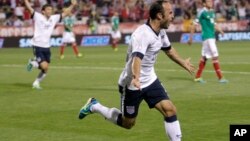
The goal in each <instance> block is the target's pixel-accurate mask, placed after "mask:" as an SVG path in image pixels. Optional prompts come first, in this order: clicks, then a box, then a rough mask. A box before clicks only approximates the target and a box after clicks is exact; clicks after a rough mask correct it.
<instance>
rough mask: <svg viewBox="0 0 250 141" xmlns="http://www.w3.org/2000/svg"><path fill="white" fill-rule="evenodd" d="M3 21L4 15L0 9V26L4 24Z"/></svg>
mask: <svg viewBox="0 0 250 141" xmlns="http://www.w3.org/2000/svg"><path fill="white" fill-rule="evenodd" d="M5 19H6V14H5V12H4V11H3V9H2V8H1V7H0V25H3V24H4V21H5Z"/></svg>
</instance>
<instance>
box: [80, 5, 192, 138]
mask: <svg viewBox="0 0 250 141" xmlns="http://www.w3.org/2000/svg"><path fill="white" fill-rule="evenodd" d="M149 14H150V18H149V20H148V22H147V23H146V24H143V25H141V26H139V27H138V28H137V29H136V30H135V31H134V32H133V34H132V36H131V43H130V45H129V47H128V50H127V62H126V65H125V68H124V70H123V71H122V73H121V75H120V78H119V92H120V93H121V105H122V107H121V110H118V109H117V108H108V107H106V106H103V105H102V104H101V103H100V102H98V101H97V100H96V99H95V98H90V99H89V100H88V101H87V103H86V104H85V105H84V106H83V107H82V108H81V110H80V113H79V118H80V119H83V118H85V117H86V116H87V115H89V114H92V113H99V114H101V115H103V116H104V117H105V119H107V120H109V121H111V122H113V123H114V124H116V125H118V126H121V127H123V128H126V129H131V128H132V127H133V126H134V125H135V121H136V117H137V115H138V110H139V106H140V103H141V102H142V100H145V101H146V102H147V104H148V106H149V108H155V109H157V110H158V111H159V112H160V113H161V114H162V116H163V117H164V127H165V130H166V134H167V135H168V136H169V138H170V140H171V141H180V140H181V136H182V134H181V128H180V123H179V121H178V119H177V116H176V107H175V106H174V104H173V103H172V102H171V101H170V99H169V97H168V94H167V92H166V91H165V89H164V88H163V86H162V84H161V82H160V81H159V79H158V78H157V76H156V73H155V71H154V64H155V62H156V58H157V54H158V53H159V51H160V50H162V51H163V52H164V53H165V54H166V55H167V56H168V57H169V58H170V59H171V60H172V61H174V62H176V63H177V64H179V65H180V66H181V67H183V68H184V69H185V70H187V71H188V72H189V73H191V74H192V73H193V72H194V66H193V65H192V64H191V63H190V58H188V59H185V60H184V59H182V58H181V57H180V56H179V55H178V53H177V51H176V50H175V49H174V48H173V47H172V46H171V44H170V42H169V39H168V36H167V34H166V30H165V29H167V28H168V26H169V24H170V22H171V21H172V20H173V17H174V13H173V9H172V5H171V3H170V2H169V1H167V0H164V1H156V2H154V3H153V4H152V5H151V6H150V10H149Z"/></svg>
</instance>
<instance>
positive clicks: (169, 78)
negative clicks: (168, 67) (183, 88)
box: [165, 76, 193, 81]
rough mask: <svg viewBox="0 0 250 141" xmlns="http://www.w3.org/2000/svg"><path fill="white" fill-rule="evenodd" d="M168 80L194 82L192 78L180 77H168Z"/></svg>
mask: <svg viewBox="0 0 250 141" xmlns="http://www.w3.org/2000/svg"><path fill="white" fill-rule="evenodd" d="M165 79H166V80H182V81H193V79H192V78H191V77H180V76H168V77H165Z"/></svg>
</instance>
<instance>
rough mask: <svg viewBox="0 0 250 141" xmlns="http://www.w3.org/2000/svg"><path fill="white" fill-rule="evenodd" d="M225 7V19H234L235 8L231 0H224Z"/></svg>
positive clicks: (235, 15)
mask: <svg viewBox="0 0 250 141" xmlns="http://www.w3.org/2000/svg"><path fill="white" fill-rule="evenodd" d="M225 9H226V19H227V20H228V21H236V20H237V10H236V6H235V5H234V3H233V0H228V1H226V5H225Z"/></svg>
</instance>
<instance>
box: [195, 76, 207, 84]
mask: <svg viewBox="0 0 250 141" xmlns="http://www.w3.org/2000/svg"><path fill="white" fill-rule="evenodd" d="M194 82H199V83H206V81H205V80H203V79H202V78H201V77H200V78H195V79H194Z"/></svg>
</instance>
